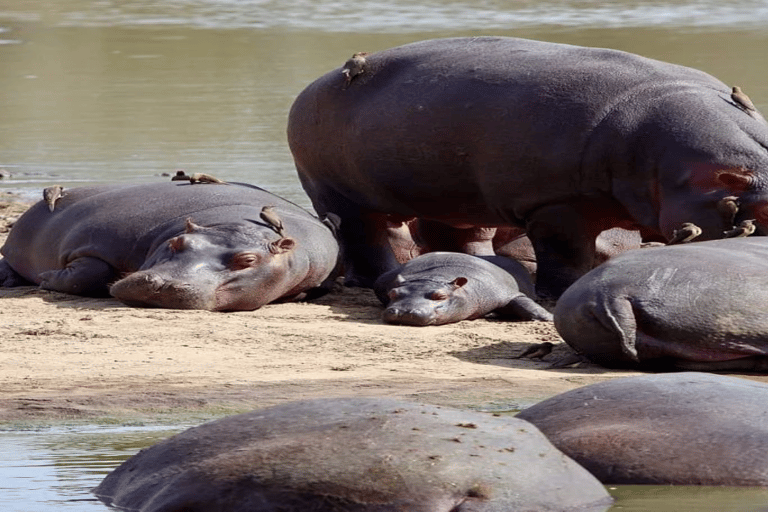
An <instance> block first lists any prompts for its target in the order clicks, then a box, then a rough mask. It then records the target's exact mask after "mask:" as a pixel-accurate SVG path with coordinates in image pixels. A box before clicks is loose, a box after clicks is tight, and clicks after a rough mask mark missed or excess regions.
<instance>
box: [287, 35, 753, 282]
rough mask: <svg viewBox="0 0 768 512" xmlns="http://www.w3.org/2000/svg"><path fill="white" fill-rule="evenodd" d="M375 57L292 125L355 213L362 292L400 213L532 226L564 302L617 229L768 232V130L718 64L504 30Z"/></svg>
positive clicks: (342, 207)
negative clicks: (727, 206) (745, 225)
mask: <svg viewBox="0 0 768 512" xmlns="http://www.w3.org/2000/svg"><path fill="white" fill-rule="evenodd" d="M358 60H359V59H358ZM359 67H360V69H359V70H358V72H357V73H356V74H355V76H354V77H353V78H352V79H350V80H347V78H348V76H349V75H345V74H344V73H342V70H340V69H336V70H334V71H331V72H329V73H328V74H326V75H324V76H322V77H320V78H319V79H317V80H316V81H315V82H313V83H312V84H310V85H309V86H308V87H307V88H306V89H305V90H304V91H303V92H302V93H301V94H300V95H299V96H298V97H297V99H296V101H295V102H294V104H293V106H292V108H291V111H290V116H289V119H288V141H289V144H290V148H291V151H292V152H293V156H294V160H295V162H296V168H297V170H298V174H299V177H300V179H301V183H302V185H303V186H304V189H305V190H306V191H307V193H308V194H309V196H310V198H311V199H312V202H313V205H314V207H315V209H316V210H317V212H318V213H319V214H320V215H324V214H326V213H327V212H334V213H336V214H337V215H339V216H340V218H341V231H340V242H341V244H342V247H343V248H344V250H345V251H346V252H345V256H344V260H345V265H346V276H347V282H348V283H350V284H358V285H362V286H371V285H372V284H373V282H374V281H375V279H376V278H377V277H378V276H379V275H381V274H382V273H384V272H386V271H388V270H391V269H392V268H394V267H395V266H396V261H395V258H394V257H393V255H392V254H391V251H390V249H389V245H388V243H387V239H386V229H385V228H386V223H387V216H388V215H396V216H399V217H402V218H412V217H417V218H423V219H430V220H433V221H439V222H441V223H443V224H446V225H448V226H450V227H452V228H454V229H455V230H462V229H471V230H476V229H478V228H479V227H480V228H481V227H493V226H517V227H521V228H525V230H526V232H527V234H528V236H529V237H530V239H531V242H532V244H533V247H534V250H535V252H536V259H537V261H538V266H539V272H538V278H537V283H536V286H537V290H538V291H539V294H540V295H541V294H542V293H543V294H544V295H547V296H550V297H558V296H559V295H560V294H561V293H562V292H563V291H564V290H565V289H566V288H567V287H568V286H569V285H570V284H572V283H573V282H574V281H575V280H576V279H577V278H578V277H580V276H581V275H583V274H584V273H586V272H587V271H588V270H589V269H590V268H591V267H592V266H593V261H594V258H595V242H594V241H595V238H596V237H597V236H598V234H599V233H600V232H602V231H603V230H606V229H609V228H612V227H623V228H629V229H638V230H640V231H641V234H642V235H643V239H644V240H647V241H664V240H665V239H669V238H670V237H671V236H672V233H673V232H674V230H675V229H678V228H679V227H680V226H681V225H682V223H685V222H690V223H693V224H695V225H697V226H699V227H701V228H702V230H703V233H702V235H701V238H700V240H705V239H713V238H720V237H721V236H722V232H723V230H724V229H729V228H731V227H732V226H733V225H734V224H736V223H738V222H739V221H742V220H745V219H757V223H758V224H759V228H758V231H759V233H760V234H766V229H767V228H768V124H767V123H766V121H765V119H763V117H762V116H761V115H760V114H759V113H758V112H757V110H755V109H754V107H752V106H751V102H749V100H748V99H745V96H744V95H743V93H741V92H740V91H739V92H738V94H737V93H736V91H735V90H732V89H731V87H728V86H726V85H725V84H723V83H722V82H720V81H719V80H717V79H715V78H714V77H712V76H710V75H708V74H706V73H704V72H702V71H698V70H695V69H691V68H687V67H683V66H677V65H673V64H668V63H664V62H659V61H656V60H651V59H647V58H643V57H640V56H637V55H633V54H630V53H625V52H620V51H615V50H606V49H598V48H583V47H578V46H570V45H563V44H553V43H546V42H539V41H529V40H525V39H515V38H505V37H471V38H451V39H438V40H430V41H422V42H417V43H413V44H408V45H405V46H400V47H397V48H392V49H389V50H384V51H381V52H378V53H374V54H371V55H367V56H365V57H364V63H363V64H362V65H361V66H359ZM726 197H733V198H734V200H733V201H732V203H733V204H734V205H737V206H738V210H737V211H736V212H734V215H731V216H730V217H729V216H728V215H724V214H723V211H722V210H721V209H718V207H717V205H718V204H719V203H720V202H721V201H722V200H723V199H725V198H726ZM457 238H461V237H457Z"/></svg>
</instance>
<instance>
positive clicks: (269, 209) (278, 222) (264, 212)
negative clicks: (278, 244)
mask: <svg viewBox="0 0 768 512" xmlns="http://www.w3.org/2000/svg"><path fill="white" fill-rule="evenodd" d="M259 216H260V217H261V220H263V221H264V222H266V223H267V224H268V225H269V227H271V228H272V229H274V230H275V232H276V233H277V234H278V235H280V236H283V221H282V219H280V216H279V215H278V214H277V212H276V211H275V207H274V206H265V207H264V208H262V209H261V213H260V214H259Z"/></svg>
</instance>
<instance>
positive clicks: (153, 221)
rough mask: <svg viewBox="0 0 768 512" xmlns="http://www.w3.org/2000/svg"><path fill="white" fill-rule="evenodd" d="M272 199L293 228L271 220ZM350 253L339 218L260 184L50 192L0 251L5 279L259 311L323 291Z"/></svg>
mask: <svg viewBox="0 0 768 512" xmlns="http://www.w3.org/2000/svg"><path fill="white" fill-rule="evenodd" d="M267 206H272V207H273V208H271V209H268V210H269V211H271V212H272V214H273V215H276V216H279V217H278V218H279V219H280V220H281V221H282V224H283V231H284V235H280V234H278V233H276V232H275V227H274V226H272V225H270V224H269V223H268V222H265V221H264V220H263V219H262V217H261V215H260V214H261V212H262V210H263V209H264V208H265V207H267ZM338 251H339V248H338V244H337V242H336V239H335V238H334V235H333V233H332V232H331V230H330V229H329V228H328V227H326V226H325V225H324V224H323V223H321V222H320V221H319V220H317V219H316V218H315V217H313V216H312V215H310V214H309V213H308V212H306V211H305V210H303V209H301V208H300V207H298V206H296V205H295V204H293V203H290V202H288V201H286V200H284V199H282V198H280V197H277V196H275V195H273V194H270V193H269V192H267V191H265V190H262V189H260V188H258V187H254V186H250V185H242V184H226V185H219V186H215V187H213V186H200V185H191V184H190V183H182V182H178V181H176V182H164V183H148V184H143V185H112V186H102V187H83V188H75V189H68V190H67V191H66V194H64V195H62V196H61V197H60V198H58V200H57V201H56V206H55V209H54V210H50V209H49V206H48V205H47V204H46V203H45V202H44V201H41V202H39V203H37V204H35V205H34V206H32V207H31V208H30V209H29V210H28V211H27V212H26V213H24V215H22V216H21V218H20V219H19V220H18V222H17V223H16V224H15V225H14V227H13V229H12V230H11V233H10V234H9V235H8V240H7V241H6V243H5V245H4V246H3V247H2V249H0V252H2V254H3V256H4V259H3V260H0V285H2V286H18V285H25V284H26V285H29V284H32V283H35V284H39V285H40V287H41V288H45V289H48V290H56V291H60V292H65V293H73V294H77V295H92V296H105V295H108V294H109V293H111V294H112V295H114V296H115V297H117V298H118V299H120V300H121V301H123V302H125V303H126V304H129V305H133V306H147V307H163V308H176V309H208V310H216V311H231V310H253V309H256V308H259V307H261V306H263V305H264V304H268V303H270V302H274V301H278V300H290V299H295V298H301V297H303V296H305V295H306V294H308V293H310V294H313V293H318V294H319V293H320V290H319V289H318V288H319V287H323V286H326V285H327V284H328V283H327V282H326V280H327V279H328V278H329V277H330V276H331V274H332V271H333V270H334V268H335V267H336V264H337V259H338ZM324 282H325V284H324Z"/></svg>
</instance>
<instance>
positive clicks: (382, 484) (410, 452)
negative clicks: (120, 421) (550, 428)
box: [93, 398, 611, 512]
mask: <svg viewBox="0 0 768 512" xmlns="http://www.w3.org/2000/svg"><path fill="white" fill-rule="evenodd" d="M93 492H94V493H95V494H96V496H98V497H99V498H100V499H101V500H102V501H104V502H105V503H107V504H110V505H112V506H115V507H117V508H119V509H121V510H136V511H139V510H140V511H141V512H165V511H174V510H175V511H181V510H184V511H187V512H208V511H214V510H217V511H224V510H226V511H227V512H277V511H283V512H308V511H313V512H339V511H349V512H509V511H512V510H520V511H522V510H528V511H534V510H535V511H537V512H547V511H579V512H587V511H593V512H596V511H604V510H605V509H606V508H607V507H608V506H609V505H610V503H611V498H610V497H609V496H608V494H607V492H606V491H605V488H604V487H603V486H602V485H600V483H599V482H598V481H597V479H595V478H594V477H593V476H592V475H590V474H589V473H588V472H587V471H586V470H585V469H584V468H582V467H580V466H579V465H578V464H576V463H574V462H573V461H572V460H571V459H569V458H568V457H566V456H565V455H563V454H562V453H561V452H560V451H558V450H557V449H555V448H554V447H553V446H552V444H551V443H549V441H547V439H546V438H545V437H544V436H543V435H541V433H540V432H539V431H538V430H537V429H536V427H534V426H533V425H531V424H530V423H527V422H525V421H522V420H518V419H516V418H509V417H506V418H494V417H492V416H490V415H488V414H482V413H477V412H466V411H460V410H456V409H451V408H446V407H435V406H430V405H422V404H416V403H410V402H402V401H397V400H390V399H376V398H340V399H338V398H337V399H319V400H307V401H302V402H294V403H288V404H284V405H279V406H276V407H270V408H267V409H261V410H256V411H253V412H249V413H245V414H240V415H236V416H229V417H227V418H223V419H220V420H217V421H213V422H210V423H206V424H204V425H201V426H199V427H196V428H192V429H189V430H187V431H185V432H182V433H181V434H178V435H176V436H174V437H171V438H170V439H167V440H165V441H163V442H161V443H159V444H157V445H155V446H152V447H151V448H148V449H145V450H142V451H141V452H139V453H138V454H136V455H134V456H133V457H131V458H130V459H128V460H127V461H125V462H124V463H123V464H122V465H121V466H120V467H118V468H117V469H115V470H114V471H113V472H112V473H110V474H109V475H107V477H106V478H105V479H104V480H103V481H102V482H101V484H100V485H99V486H98V487H96V489H94V491H93Z"/></svg>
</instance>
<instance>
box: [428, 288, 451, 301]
mask: <svg viewBox="0 0 768 512" xmlns="http://www.w3.org/2000/svg"><path fill="white" fill-rule="evenodd" d="M427 298H428V299H429V300H445V299H447V298H448V294H447V293H445V292H444V291H442V290H436V291H434V292H432V293H430V294H429V295H427Z"/></svg>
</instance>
